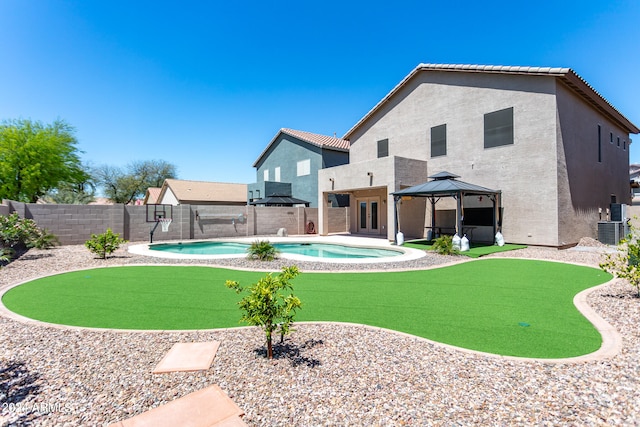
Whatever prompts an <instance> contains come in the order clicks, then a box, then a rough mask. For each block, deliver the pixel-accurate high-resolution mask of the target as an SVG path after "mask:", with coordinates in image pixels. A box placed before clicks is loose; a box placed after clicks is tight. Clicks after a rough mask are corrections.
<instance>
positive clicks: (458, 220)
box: [455, 192, 464, 238]
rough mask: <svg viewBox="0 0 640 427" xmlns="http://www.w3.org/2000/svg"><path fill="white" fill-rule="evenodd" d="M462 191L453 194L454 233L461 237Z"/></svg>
mask: <svg viewBox="0 0 640 427" xmlns="http://www.w3.org/2000/svg"><path fill="white" fill-rule="evenodd" d="M462 197H464V196H463V194H462V192H458V193H456V195H455V198H456V233H458V236H459V237H460V238H462Z"/></svg>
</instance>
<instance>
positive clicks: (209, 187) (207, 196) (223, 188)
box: [158, 179, 247, 202]
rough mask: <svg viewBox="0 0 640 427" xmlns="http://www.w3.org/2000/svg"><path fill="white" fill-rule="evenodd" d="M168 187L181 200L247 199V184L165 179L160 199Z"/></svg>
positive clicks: (219, 200)
mask: <svg viewBox="0 0 640 427" xmlns="http://www.w3.org/2000/svg"><path fill="white" fill-rule="evenodd" d="M167 188H170V189H171V192H173V194H174V195H175V196H176V198H177V199H178V200H179V201H180V202H182V201H185V200H186V201H201V202H246V201H247V184H232V183H227V182H210V181H189V180H183V179H165V181H164V184H163V185H162V192H161V195H160V196H159V197H158V200H161V199H162V196H164V193H165V192H166V189H167Z"/></svg>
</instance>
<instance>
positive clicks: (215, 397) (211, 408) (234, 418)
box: [109, 384, 247, 427]
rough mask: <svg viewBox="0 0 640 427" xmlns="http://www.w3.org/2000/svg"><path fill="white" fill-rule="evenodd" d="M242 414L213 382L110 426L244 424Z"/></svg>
mask: <svg viewBox="0 0 640 427" xmlns="http://www.w3.org/2000/svg"><path fill="white" fill-rule="evenodd" d="M243 415H244V411H243V410H242V409H240V408H239V407H238V406H237V405H236V404H235V403H234V402H233V400H231V398H229V396H227V394H226V393H225V392H224V391H222V389H221V388H220V387H218V386H217V385H215V384H214V385H211V386H209V387H207V388H204V389H202V390H198V391H195V392H193V393H190V394H187V395H186V396H184V397H181V398H179V399H176V400H174V401H171V402H169V403H167V404H166V405H162V406H158V407H157V408H153V409H151V410H149V411H147V412H143V413H142V414H139V415H136V416H135V417H132V418H128V419H126V420H124V421H120V422H117V423H115V424H111V425H110V426H109V427H165V426H166V427H175V426H181V427H213V426H216V427H243V426H245V427H246V426H247V424H246V423H245V422H244V421H242V418H240V417H242V416H243Z"/></svg>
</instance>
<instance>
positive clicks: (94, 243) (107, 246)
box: [84, 228, 127, 259]
mask: <svg viewBox="0 0 640 427" xmlns="http://www.w3.org/2000/svg"><path fill="white" fill-rule="evenodd" d="M126 242H127V241H126V240H124V239H121V238H120V234H119V233H114V232H113V231H111V229H110V228H107V231H106V232H105V233H102V234H92V235H91V239H89V240H87V241H86V242H85V243H84V245H85V246H86V247H87V249H89V250H90V251H91V252H92V253H94V254H96V255H98V257H99V258H101V259H106V258H107V255H110V254H112V253H113V252H115V251H116V250H117V249H118V248H119V247H120V245H121V244H123V243H126Z"/></svg>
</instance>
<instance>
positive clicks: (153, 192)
mask: <svg viewBox="0 0 640 427" xmlns="http://www.w3.org/2000/svg"><path fill="white" fill-rule="evenodd" d="M161 190H162V188H160V187H149V188H147V191H146V192H145V194H144V200H143V201H142V204H143V205H153V204H156V203H158V200H160V197H159V196H160V191H161Z"/></svg>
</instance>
